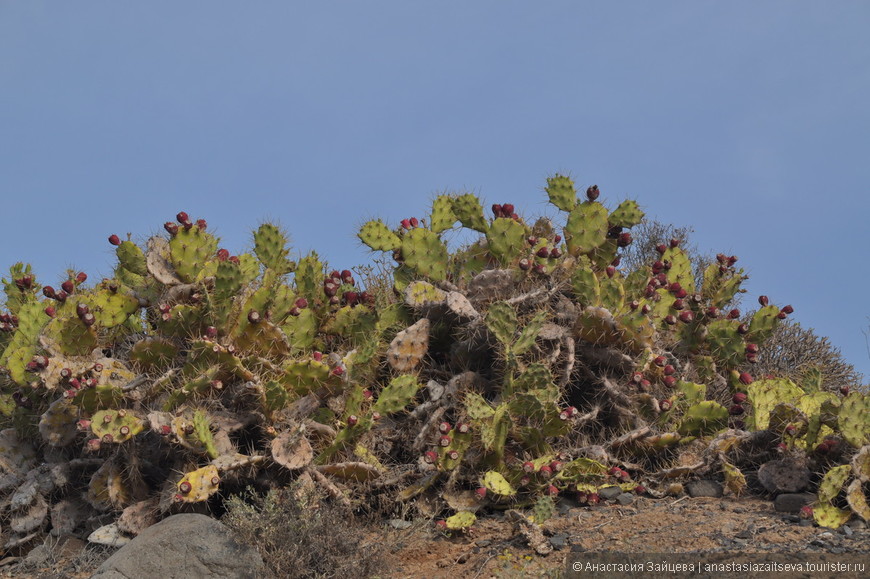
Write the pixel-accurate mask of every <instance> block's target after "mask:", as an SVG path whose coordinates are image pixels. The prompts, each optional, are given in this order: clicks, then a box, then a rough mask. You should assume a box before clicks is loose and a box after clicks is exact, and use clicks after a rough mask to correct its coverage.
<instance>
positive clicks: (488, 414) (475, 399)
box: [465, 392, 495, 420]
mask: <svg viewBox="0 0 870 579" xmlns="http://www.w3.org/2000/svg"><path fill="white" fill-rule="evenodd" d="M465 411H466V412H467V413H468V416H469V418H471V419H472V420H486V419H489V418H492V416H493V415H494V414H495V410H494V409H493V407H492V406H490V404H489V402H487V401H486V400H485V399H484V398H483V396H481V395H480V394H478V393H476V392H468V393H467V394H466V395H465Z"/></svg>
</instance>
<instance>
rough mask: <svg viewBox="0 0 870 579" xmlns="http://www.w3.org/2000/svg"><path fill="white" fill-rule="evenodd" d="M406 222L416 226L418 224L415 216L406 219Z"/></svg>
mask: <svg viewBox="0 0 870 579" xmlns="http://www.w3.org/2000/svg"><path fill="white" fill-rule="evenodd" d="M408 223H409V224H410V225H411V227H417V226H418V225H420V221H419V220H418V219H417V218H416V217H412V218H410V219H408Z"/></svg>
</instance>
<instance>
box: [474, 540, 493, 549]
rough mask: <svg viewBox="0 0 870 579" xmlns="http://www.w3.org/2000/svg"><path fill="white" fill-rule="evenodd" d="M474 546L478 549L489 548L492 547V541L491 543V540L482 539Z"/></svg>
mask: <svg viewBox="0 0 870 579" xmlns="http://www.w3.org/2000/svg"><path fill="white" fill-rule="evenodd" d="M474 544H475V545H477V546H478V547H489V546H490V545H492V541H490V540H489V539H481V540H479V541H475V542H474Z"/></svg>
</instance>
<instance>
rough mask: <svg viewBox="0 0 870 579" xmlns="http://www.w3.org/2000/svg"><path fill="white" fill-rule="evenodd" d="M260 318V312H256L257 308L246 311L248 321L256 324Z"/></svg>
mask: <svg viewBox="0 0 870 579" xmlns="http://www.w3.org/2000/svg"><path fill="white" fill-rule="evenodd" d="M260 319H261V317H260V312H258V311H257V310H250V311H249V312H248V321H249V322H250V323H252V324H257V323H259V322H260Z"/></svg>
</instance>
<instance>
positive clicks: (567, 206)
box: [547, 174, 577, 212]
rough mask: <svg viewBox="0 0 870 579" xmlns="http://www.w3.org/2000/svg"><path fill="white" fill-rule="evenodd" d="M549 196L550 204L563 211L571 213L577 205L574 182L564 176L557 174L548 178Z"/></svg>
mask: <svg viewBox="0 0 870 579" xmlns="http://www.w3.org/2000/svg"><path fill="white" fill-rule="evenodd" d="M547 196H548V197H549V198H550V203H552V204H553V205H555V206H556V207H558V208H559V209H561V210H562V211H566V212H570V211H571V210H572V209H574V207H575V206H576V205H577V190H576V189H575V188H574V181H572V180H571V179H570V178H569V177H565V176H564V175H558V174H557V175H554V176H552V177H548V178H547Z"/></svg>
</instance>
